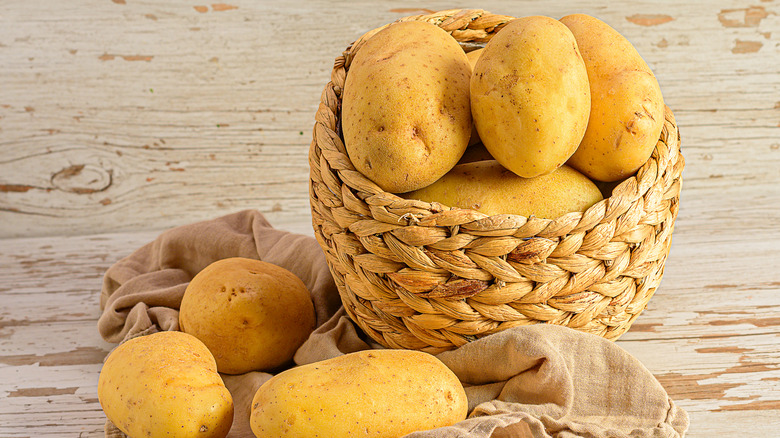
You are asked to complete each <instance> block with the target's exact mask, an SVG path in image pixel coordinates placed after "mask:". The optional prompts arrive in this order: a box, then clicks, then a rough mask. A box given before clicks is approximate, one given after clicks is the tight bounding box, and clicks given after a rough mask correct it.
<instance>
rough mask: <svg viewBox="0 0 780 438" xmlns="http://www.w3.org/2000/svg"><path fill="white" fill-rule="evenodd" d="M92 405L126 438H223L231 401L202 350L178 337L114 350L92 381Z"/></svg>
mask: <svg viewBox="0 0 780 438" xmlns="http://www.w3.org/2000/svg"><path fill="white" fill-rule="evenodd" d="M98 400H100V405H101V406H102V407H103V411H104V412H105V414H106V417H108V419H109V420H111V422H112V423H113V424H114V425H115V426H116V427H118V428H119V429H120V430H121V431H122V432H124V433H126V434H127V435H129V436H130V437H133V438H135V437H180V438H190V437H203V438H212V437H215V438H216V437H220V438H222V437H225V436H226V435H227V433H228V431H229V430H230V427H231V425H232V423H233V398H232V397H231V395H230V392H228V390H227V388H225V385H224V383H223V382H222V378H221V377H220V376H219V374H218V373H217V365H216V363H215V362H214V357H212V355H211V353H210V352H209V350H208V348H206V346H205V345H203V343H202V342H200V341H199V340H198V339H197V338H195V337H194V336H191V335H188V334H186V333H182V332H159V333H154V334H151V335H146V336H141V337H138V338H133V339H130V340H129V341H126V342H125V343H123V344H120V345H119V346H118V347H117V348H116V349H115V350H114V351H112V352H111V354H110V355H109V356H108V359H106V362H105V363H104V364H103V369H102V370H101V371H100V377H99V379H98Z"/></svg>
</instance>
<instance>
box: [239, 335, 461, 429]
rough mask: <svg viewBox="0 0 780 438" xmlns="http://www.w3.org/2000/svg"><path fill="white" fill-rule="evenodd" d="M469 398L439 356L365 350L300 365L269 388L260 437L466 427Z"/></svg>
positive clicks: (258, 400) (259, 412)
mask: <svg viewBox="0 0 780 438" xmlns="http://www.w3.org/2000/svg"><path fill="white" fill-rule="evenodd" d="M467 413H468V402H467V400H466V393H465V391H464V389H463V387H462V386H461V383H460V381H459V380H458V378H457V377H456V376H455V374H453V373H452V371H450V370H449V368H447V367H446V366H445V365H444V364H443V363H441V361H439V360H438V359H437V358H436V357H435V356H433V355H430V354H428V353H423V352H420V351H414V350H367V351H360V352H356V353H350V354H347V355H344V356H339V357H335V358H333V359H328V360H325V361H322V362H315V363H311V364H308V365H302V366H299V367H296V368H292V369H289V370H287V371H284V372H282V373H280V374H278V375H276V376H274V377H273V378H271V379H270V380H268V381H267V382H266V383H264V384H263V386H261V387H260V389H258V391H257V393H256V394H255V397H254V399H253V401H252V413H251V416H250V424H251V427H252V432H254V434H255V436H257V437H276V438H284V437H315V436H316V437H320V438H342V437H379V438H383V437H386V438H390V437H393V438H395V437H399V436H402V435H405V434H407V433H410V432H413V431H417V430H427V429H433V428H436V427H443V426H448V425H451V424H454V423H456V422H458V421H461V420H464V419H465V418H466V415H467Z"/></svg>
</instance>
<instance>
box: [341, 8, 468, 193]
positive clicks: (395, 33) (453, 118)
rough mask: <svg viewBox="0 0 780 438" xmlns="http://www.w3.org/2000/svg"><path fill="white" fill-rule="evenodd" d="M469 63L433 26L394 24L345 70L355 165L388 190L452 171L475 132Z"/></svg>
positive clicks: (347, 140)
mask: <svg viewBox="0 0 780 438" xmlns="http://www.w3.org/2000/svg"><path fill="white" fill-rule="evenodd" d="M470 75H471V68H470V67H469V62H468V58H467V57H466V54H465V53H464V52H463V50H462V49H461V48H460V46H459V45H458V43H457V42H456V41H455V39H454V38H452V37H451V36H450V35H449V34H448V33H447V32H445V31H444V30H442V29H440V28H439V27H438V26H435V25H433V24H430V23H424V22H417V21H410V22H401V23H395V24H392V25H390V26H388V27H386V28H384V29H382V30H381V31H379V32H377V33H376V34H375V35H374V36H372V37H371V38H369V39H368V40H367V41H366V43H365V44H364V45H363V46H362V47H361V48H360V50H358V52H357V54H356V55H355V58H354V59H353V60H352V64H351V65H350V67H349V71H348V72H347V78H346V82H345V84H344V93H343V97H342V105H343V106H342V129H343V134H344V144H345V146H346V148H347V154H348V155H349V158H350V159H351V161H352V164H353V165H354V166H355V168H356V169H357V170H358V171H359V172H361V173H362V174H363V175H365V176H366V177H368V178H369V179H370V180H372V181H374V182H375V183H376V184H377V185H378V186H379V187H381V188H382V189H383V190H385V191H388V192H392V193H400V192H406V191H409V190H415V189H418V188H421V187H425V186H426V185H428V184H431V183H432V182H434V181H436V180H437V179H439V178H440V177H441V176H442V175H444V174H445V173H447V171H448V170H450V169H451V168H452V167H453V166H454V165H455V163H457V162H458V160H459V159H460V157H461V155H463V151H464V150H466V145H468V142H469V137H470V134H471V110H470V107H469V77H470Z"/></svg>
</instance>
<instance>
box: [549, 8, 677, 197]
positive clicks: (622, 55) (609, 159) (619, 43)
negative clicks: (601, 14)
mask: <svg viewBox="0 0 780 438" xmlns="http://www.w3.org/2000/svg"><path fill="white" fill-rule="evenodd" d="M561 22H562V23H563V24H565V25H566V26H568V28H569V29H571V31H572V33H573V34H574V37H575V38H576V39H577V44H579V47H580V53H582V58H583V59H584V61H585V67H586V68H587V69H588V78H589V80H590V94H591V110H590V121H589V123H588V129H587V130H586V131H585V136H584V137H583V139H582V143H581V144H580V146H579V148H578V149H577V152H575V153H574V155H573V156H572V157H571V159H570V160H569V162H568V164H569V165H570V166H572V167H574V168H576V169H578V170H580V171H581V172H582V173H584V174H585V175H588V176H589V177H590V178H592V179H595V180H599V181H607V182H610V181H618V180H621V179H624V178H626V177H628V176H631V175H632V174H634V173H635V172H636V171H637V169H639V168H640V167H641V166H642V164H644V163H645V162H646V161H647V159H648V158H650V155H651V154H652V153H653V149H655V145H656V143H657V142H658V137H659V136H660V134H661V128H662V127H663V123H664V101H663V96H662V95H661V88H660V86H659V85H658V81H657V80H656V78H655V75H654V74H653V72H652V71H651V70H650V67H648V65H647V63H645V61H644V60H643V59H642V57H641V56H640V55H639V53H638V52H637V50H636V48H634V46H633V45H632V44H631V43H630V42H629V41H628V40H627V39H626V38H625V37H623V36H622V35H620V33H618V32H617V31H616V30H615V29H613V28H611V27H610V26H609V25H608V24H606V23H604V22H603V21H601V20H599V19H597V18H594V17H591V16H588V15H584V14H575V15H568V16H566V17H563V18H561Z"/></svg>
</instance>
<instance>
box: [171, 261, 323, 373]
mask: <svg viewBox="0 0 780 438" xmlns="http://www.w3.org/2000/svg"><path fill="white" fill-rule="evenodd" d="M314 325H315V316H314V304H313V303H312V301H311V295H310V294H309V291H308V290H307V289H306V286H305V285H304V284H303V282H302V281H301V280H300V279H299V278H298V277H296V276H295V275H293V274H292V273H291V272H290V271H288V270H286V269H284V268H280V267H279V266H276V265H272V264H271V263H266V262H262V261H260V260H254V259H248V258H242V257H233V258H228V259H223V260H219V261H216V262H214V263H212V264H210V265H209V266H207V267H206V268H205V269H204V270H202V271H201V272H199V273H198V274H197V275H196V276H195V278H193V279H192V281H191V282H190V284H189V285H187V289H186V290H185V292H184V297H183V298H182V301H181V308H180V310H179V326H180V328H181V330H182V331H184V332H186V333H189V334H191V335H193V336H195V337H197V338H198V339H200V340H201V341H203V343H204V344H206V346H207V347H208V348H209V350H210V351H211V353H212V354H213V355H214V358H215V359H216V361H217V369H219V372H221V373H226V374H243V373H246V372H249V371H258V370H262V371H268V370H272V369H274V368H276V367H278V366H281V365H284V364H286V363H287V362H289V361H290V360H291V359H292V357H293V355H294V354H295V351H296V350H297V349H298V347H300V346H301V344H303V342H304V341H305V340H306V339H307V338H308V337H309V334H311V332H312V330H314Z"/></svg>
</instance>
